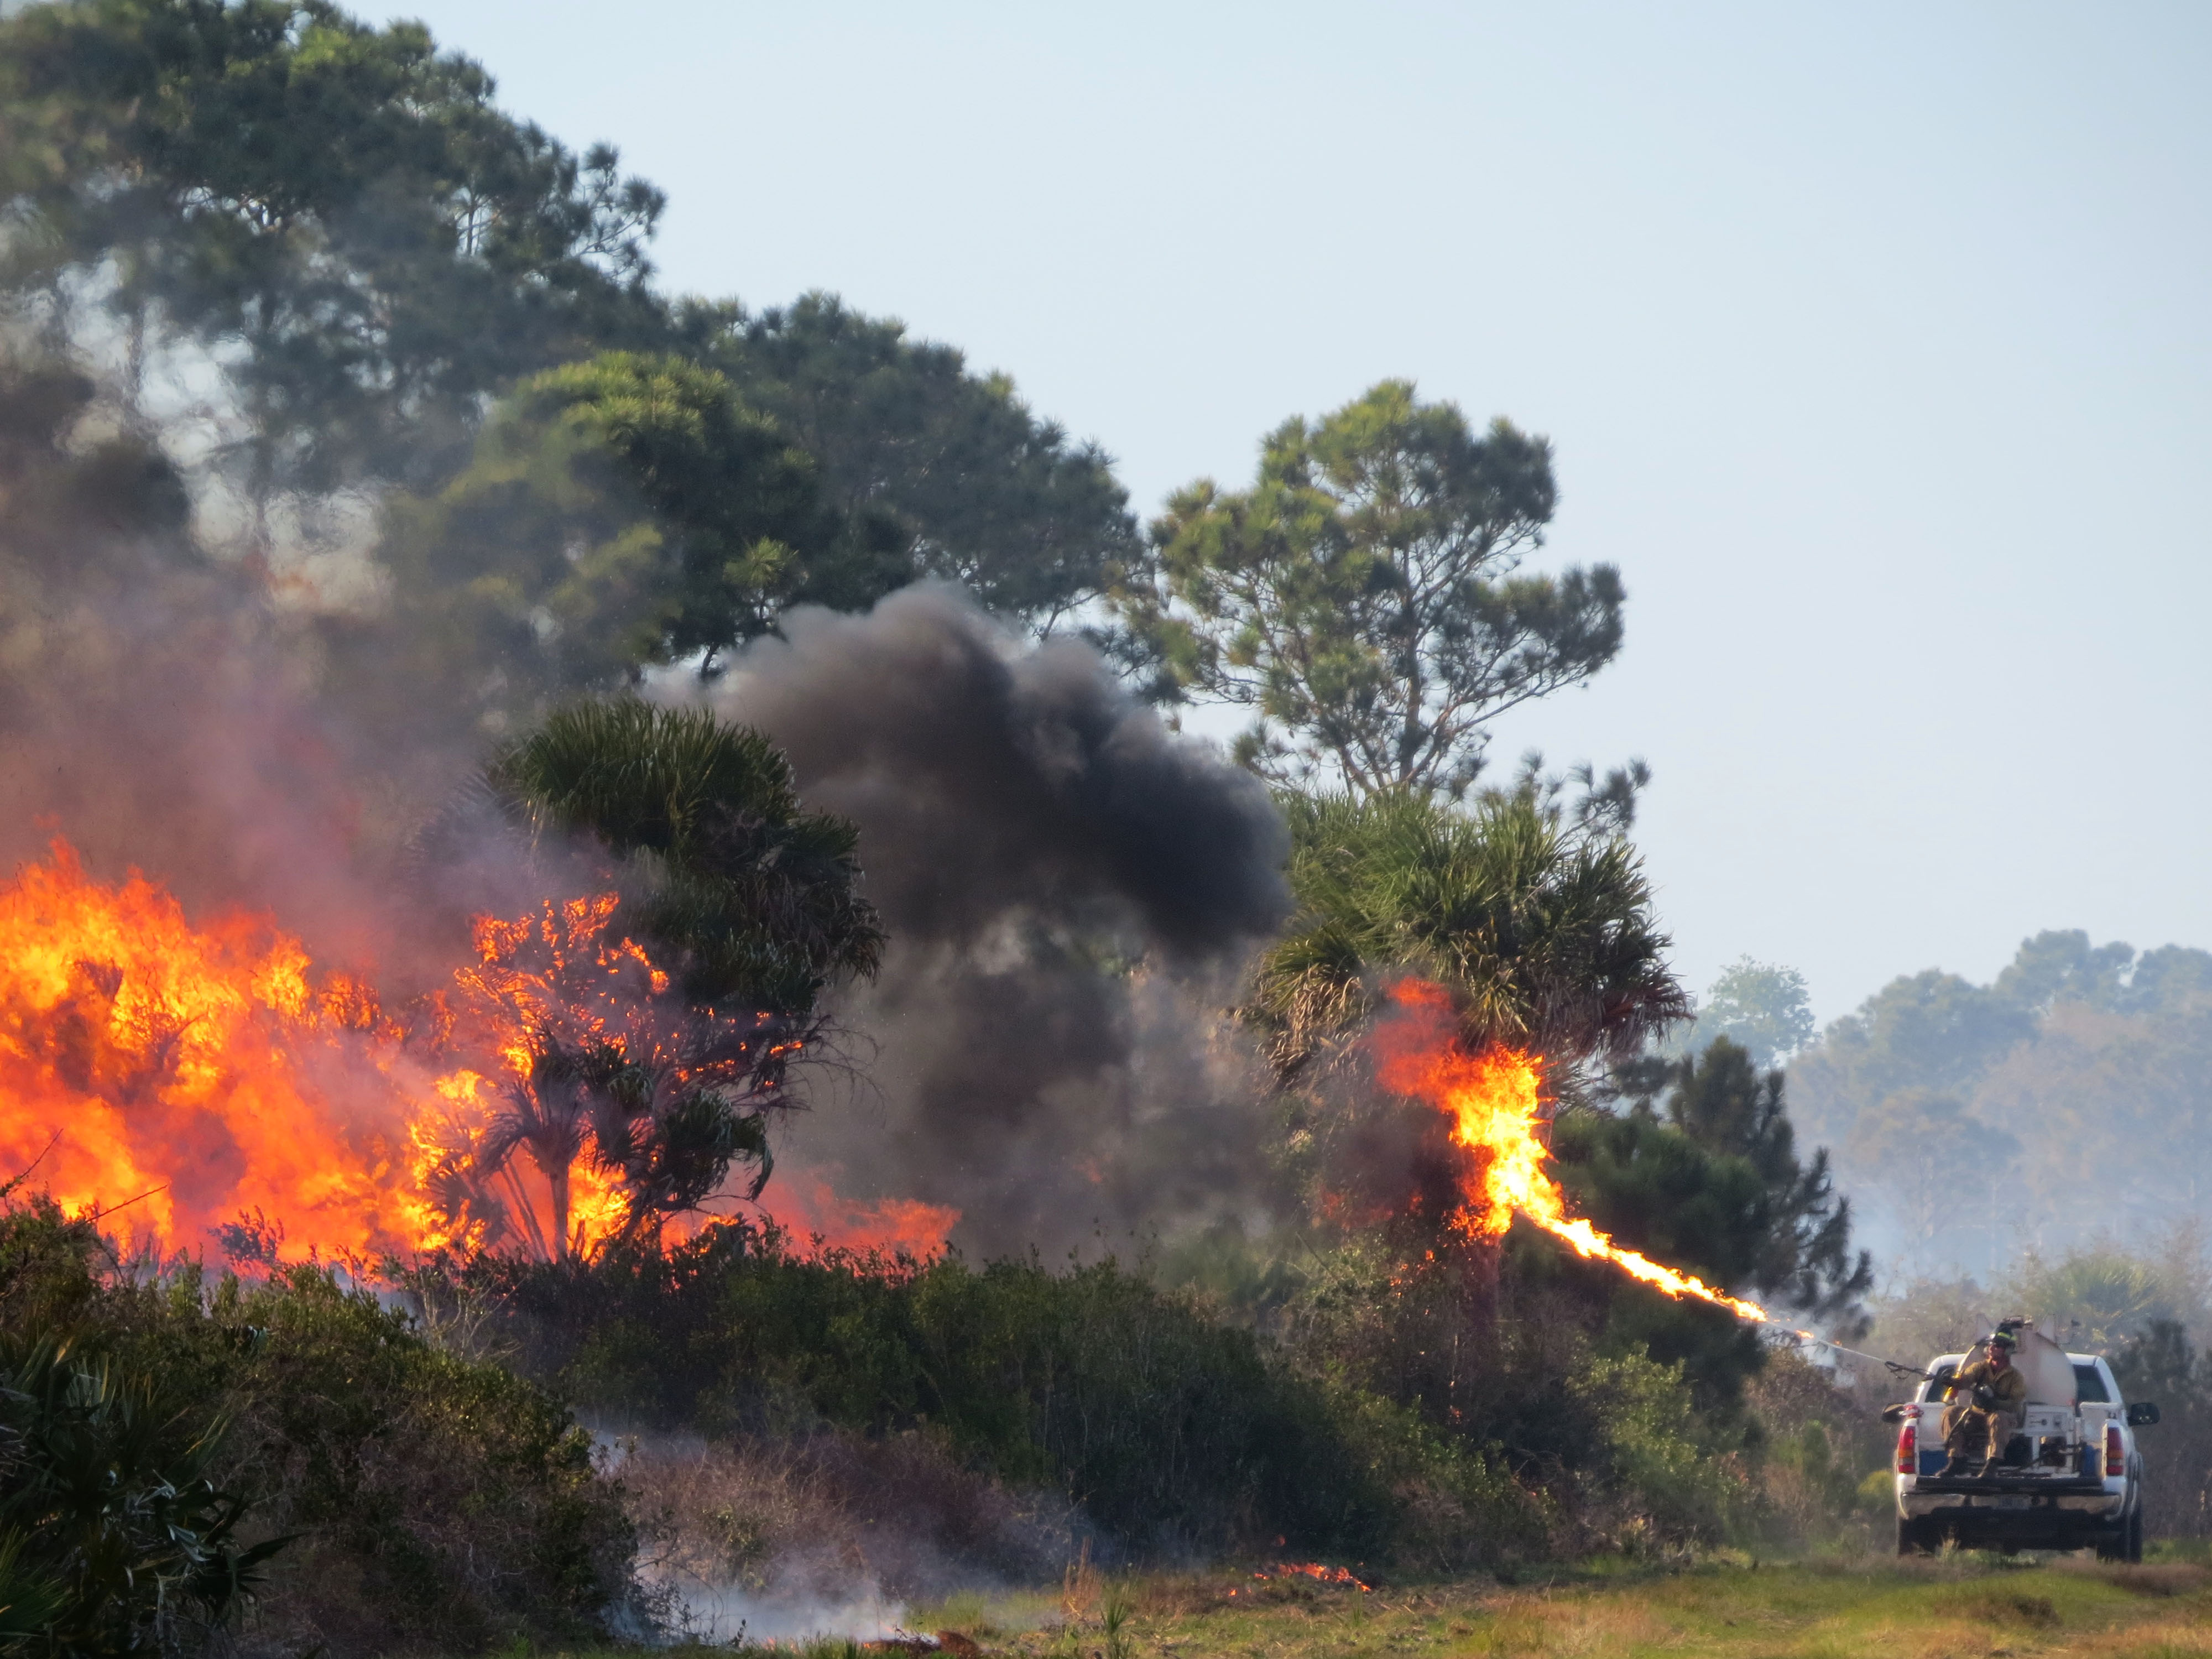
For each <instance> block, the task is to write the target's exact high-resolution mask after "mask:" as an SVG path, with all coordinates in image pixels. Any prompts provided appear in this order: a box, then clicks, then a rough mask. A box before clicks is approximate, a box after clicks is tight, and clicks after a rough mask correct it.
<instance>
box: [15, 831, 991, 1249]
mask: <svg viewBox="0 0 2212 1659" xmlns="http://www.w3.org/2000/svg"><path fill="white" fill-rule="evenodd" d="M616 910H617V900H616V898H615V897H614V896H612V895H603V896H598V897H592V898H586V899H578V900H574V901H570V902H566V903H563V904H548V905H546V906H544V908H543V911H542V913H541V914H539V915H532V916H526V917H524V918H521V919H520V920H517V921H501V920H498V919H495V918H491V917H479V918H477V925H476V945H477V960H476V961H475V962H473V963H466V964H465V965H463V966H462V967H460V968H459V969H457V970H456V971H455V973H454V975H453V982H452V984H451V986H450V987H449V988H448V989H447V991H445V992H443V993H441V994H438V995H436V996H434V997H431V998H428V999H427V1000H424V1001H423V1002H422V1003H420V1004H417V1005H413V1006H410V1008H409V1009H407V1010H406V1011H405V1013H404V1017H398V1016H395V1015H393V1014H392V1013H391V1012H388V1011H386V1010H385V1009H383V1008H381V1007H380V1006H379V1004H378V1002H377V1000H376V997H375V995H374V992H373V991H372V990H371V989H370V988H369V987H368V985H367V983H366V982H365V981H361V980H359V979H356V978H355V977H353V976H351V975H345V974H342V973H334V972H326V971H325V972H319V971H317V970H316V969H315V968H314V966H313V963H312V962H311V961H310V960H309V957H308V955H307V951H306V950H305V949H304V948H303V947H302V946H301V943H300V941H299V940H298V939H294V938H292V937H290V936H289V935H288V934H286V933H283V932H281V931H279V930H278V929H277V928H276V927H275V926H274V925H273V923H272V922H271V921H270V920H269V919H268V918H266V917H263V916H255V915H247V914H245V913H243V912H231V913H228V914H225V915H218V916H216V917H214V918H213V919H211V920H208V921H203V922H201V923H199V924H197V925H195V924H194V923H193V922H192V921H188V920H187V919H186V917H185V913H184V909H183V907H182V906H181V905H179V903H178V902H177V900H176V898H175V897H174V896H173V895H171V894H170V893H169V892H168V891H167V890H166V889H164V888H162V887H161V886H160V885H159V884H156V883H155V882H153V881H151V880H149V879H148V878H146V877H145V876H143V875H142V874H140V873H139V872H136V871H134V872H131V874H130V876H129V877H128V878H126V879H125V880H124V881H122V882H120V883H118V884H112V885H111V884H103V883H100V882H98V881H95V880H94V879H92V878H89V877H88V876H87V875H86V873H85V872H84V870H83V868H82V866H81V864H80V863H79V861H78V859H77V856H76V853H75V852H74V851H73V850H72V849H71V848H70V847H69V846H68V845H67V844H66V843H65V842H61V841H58V840H57V841H56V842H54V844H53V847H52V854H51V856H50V857H49V858H48V859H47V860H46V861H45V862H43V863H40V864H33V865H29V866H24V867H22V868H21V869H20V870H19V871H18V872H16V876H15V879H14V880H13V881H12V882H10V883H8V884H4V885H0V1187H4V1186H6V1185H7V1184H8V1183H9V1182H11V1181H15V1179H16V1178H17V1177H19V1176H20V1177H22V1181H21V1185H23V1186H25V1187H27V1188H32V1189H39V1188H43V1189H44V1190H45V1191H46V1192H47V1193H49V1194H52V1197H53V1198H54V1199H55V1200H58V1202H59V1203H61V1204H62V1205H63V1206H64V1208H66V1209H69V1210H71V1211H73V1212H77V1213H80V1214H89V1215H96V1216H102V1217H105V1216H109V1215H112V1216H115V1217H116V1221H115V1223H113V1224H110V1225H111V1227H112V1230H113V1231H118V1232H121V1233H122V1234H124V1235H125V1237H132V1238H136V1239H138V1240H141V1241H143V1242H147V1243H154V1244H156V1245H158V1246H160V1247H161V1248H163V1249H175V1248H180V1247H182V1248H190V1247H192V1246H196V1245H202V1244H205V1243H214V1242H216V1241H218V1240H220V1241H222V1243H223V1244H224V1248H225V1249H226V1250H228V1252H229V1253H230V1254H231V1255H234V1257H236V1256H238V1255H240V1251H241V1250H245V1251H246V1253H248V1254H252V1255H257V1256H259V1257H260V1258H262V1259H264V1260H270V1261H273V1260H274V1259H275V1258H276V1253H277V1251H278V1250H279V1249H280V1248H281V1249H282V1251H283V1255H285V1256H287V1257H289V1258H293V1259H299V1258H308V1257H315V1256H331V1257H338V1258H346V1257H349V1256H350V1257H368V1258H374V1257H376V1256H379V1255H383V1254H386V1253H387V1252H400V1253H404V1252H407V1251H410V1250H420V1249H436V1248H441V1247H446V1246H459V1247H461V1248H475V1247H478V1246H482V1245H484V1244H486V1243H494V1244H495V1245H496V1246H497V1247H498V1248H523V1249H534V1250H536V1251H538V1252H539V1253H542V1254H548V1255H550V1254H555V1253H558V1252H560V1251H562V1250H570V1251H580V1252H587V1251H589V1250H590V1249H592V1248H593V1246H594V1245H595V1244H597V1243H599V1242H600V1241H603V1240H604V1239H605V1238H606V1237H609V1236H610V1235H611V1233H612V1232H613V1231H615V1230H616V1229H617V1227H618V1226H619V1225H621V1224H622V1222H623V1219H624V1218H625V1217H626V1216H627V1214H628V1212H629V1211H628V1206H629V1203H630V1194H629V1193H628V1192H627V1191H626V1190H625V1189H624V1188H623V1179H622V1177H621V1176H620V1175H619V1174H617V1173H611V1172H610V1170H607V1169H605V1168H602V1167H600V1165H599V1163H598V1162H596V1161H595V1160H594V1159H592V1158H588V1157H582V1156H578V1155H576V1152H575V1149H574V1147H573V1146H565V1145H563V1144H562V1129H563V1125H562V1123H561V1122H560V1121H555V1122H553V1123H552V1124H551V1125H550V1129H548V1130H546V1132H545V1133H540V1134H539V1135H538V1137H537V1138H536V1139H534V1140H530V1141H529V1142H528V1144H527V1145H526V1147H525V1152H526V1155H525V1156H520V1157H508V1158H506V1160H505V1161H504V1162H503V1163H490V1164H487V1163H485V1162H484V1161H483V1160H482V1159H480V1158H477V1157H476V1156H475V1155H476V1154H477V1152H479V1151H480V1150H481V1149H482V1148H483V1147H484V1146H485V1145H486V1144H487V1142H488V1141H489V1140H490V1139H495V1137H496V1136H497V1135H498V1134H499V1133H501V1125H502V1122H503V1121H505V1122H506V1123H507V1124H508V1125H509V1127H511V1124H512V1121H513V1116H514V1114H515V1112H516V1110H517V1109H518V1103H526V1100H525V1097H526V1096H527V1095H528V1094H529V1091H530V1090H531V1088H532V1077H531V1067H532V1060H533V1052H532V1042H534V1041H537V1040H538V1036H539V1034H540V1033H542V1032H543V1031H544V1030H546V1029H547V1028H549V1027H550V1026H551V1025H553V1024H558V1023H560V1022H562V1021H565V1022H567V1024H566V1026H565V1028H564V1029H565V1031H566V1034H567V1035H568V1036H569V1037H570V1038H571V1039H573V1040H574V1041H576V1042H585V1043H594V1044H599V1045H602V1046H603V1047H607V1048H617V1049H619V1050H620V1051H621V1052H622V1053H623V1054H626V1055H628V1056H629V1057H631V1058H633V1059H635V1060H637V1061H638V1063H639V1064H640V1065H641V1066H648V1067H651V1068H654V1074H655V1075H656V1076H659V1077H664V1078H665V1079H668V1080H669V1083H670V1085H671V1086H672V1087H678V1088H682V1087H689V1086H694V1085H698V1084H700V1083H701V1082H702V1080H703V1081H705V1082H708V1083H712V1082H715V1081H718V1080H719V1079H720V1077H721V1076H722V1072H717V1071H716V1070H715V1069H714V1068H716V1067H717V1066H720V1067H721V1068H723V1072H730V1071H733V1070H742V1069H743V1068H744V1066H745V1065H747V1064H748V1063H749V1062H748V1060H747V1059H746V1056H747V1055H748V1054H752V1053H755V1052H757V1044H759V1043H780V1044H781V1046H778V1047H775V1048H771V1049H769V1050H768V1052H769V1053H770V1054H774V1055H776V1056H782V1055H786V1054H788V1053H790V1052H791V1047H792V1045H791V1042H790V1041H788V1040H786V1039H783V1038H780V1037H779V1036H777V1035H776V1032H777V1030H778V1029H779V1028H777V1027H775V1025H774V1024H773V1023H772V1022H769V1020H768V1018H767V1017H766V1016H761V1017H759V1018H755V1019H748V1018H744V1017H743V1016H740V1017H738V1018H735V1019H729V1018H726V1019H724V1020H722V1021H720V1022H714V1030H715V1031H716V1032H717V1033H718V1034H719V1035H718V1036H717V1037H716V1039H715V1041H716V1042H717V1043H719V1045H720V1046H719V1047H718V1048H709V1049H708V1050H706V1051H704V1052H703V1053H702V1048H701V1045H700V1044H699V1043H698V1042H690V1046H688V1047H687V1046H686V1043H687V1041H689V1039H687V1037H686V1036H685V1023H684V1018H682V1015H683V1012H684V1011H683V1010H681V1009H680V1008H678V1007H677V1006H674V1002H675V1000H674V999H672V998H671V999H667V1000H666V1001H665V1002H664V999H665V998H666V997H667V993H668V992H669V988H670V987H669V980H668V975H666V974H665V973H663V972H661V971H660V970H659V969H657V968H656V967H654V966H653V963H651V962H650V961H648V960H647V957H646V956H645V953H644V952H643V951H641V950H640V949H639V947H638V946H637V945H635V943H633V942H632V941H631V940H629V939H627V938H624V937H623V936H622V934H621V933H620V932H619V931H618V930H617V928H616V927H614V926H613V923H614V920H615V913H616ZM695 1023H696V1022H695ZM748 1042H753V1043H756V1048H755V1049H750V1050H749V1049H747V1048H746V1047H745V1045H746V1044H747V1043H748ZM732 1056H734V1058H733V1057H732ZM765 1075H766V1078H767V1080H766V1081H765V1082H764V1083H763V1084H762V1085H761V1086H762V1087H763V1088H772V1087H773V1086H774V1084H775V1078H776V1077H777V1076H779V1075H780V1073H779V1072H778V1071H777V1070H776V1069H775V1068H774V1067H771V1068H769V1071H768V1073H766V1074H765ZM541 1104H542V1102H541ZM510 1139H512V1137H510ZM564 1154H565V1155H566V1157H567V1160H568V1161H567V1162H566V1163H565V1164H563V1163H562V1158H563V1156H564ZM556 1188H557V1194H558V1199H559V1202H558V1203H557V1204H556V1203H555V1202H554V1201H553V1200H554V1197H555V1194H556ZM823 1192H824V1193H825V1194H826V1193H827V1188H823ZM457 1195H458V1196H459V1198H460V1199H462V1200H465V1201H460V1202H457V1201H456V1200H457ZM830 1201H834V1194H833V1195H830ZM924 1207H926V1206H924ZM555 1214H562V1215H563V1216H564V1217H565V1222H564V1225H562V1228H561V1229H560V1236H559V1237H555V1235H554V1232H553V1230H552V1229H551V1228H550V1225H547V1220H546V1218H549V1217H550V1216H552V1215H555ZM936 1219H937V1218H936V1217H935V1216H934V1214H931V1215H921V1214H920V1213H919V1212H917V1213H916V1214H915V1215H913V1216H908V1215H906V1214H904V1212H900V1213H899V1214H898V1215H896V1216H891V1215H890V1214H889V1213H888V1212H886V1217H885V1218H884V1225H885V1226H886V1229H887V1231H886V1237H893V1238H896V1239H898V1240H899V1241H900V1242H905V1240H906V1239H907V1238H908V1237H909V1236H910V1237H913V1238H914V1239H915V1241H916V1242H919V1239H920V1237H921V1235H922V1234H923V1233H925V1232H927V1231H928V1229H929V1228H930V1226H931V1225H933V1222H934V1221H935V1220H936ZM944 1225H950V1220H949V1219H948V1220H945V1223H944ZM688 1230H689V1224H688V1223H687V1222H686V1220H685V1219H684V1218H681V1217H679V1218H677V1220H676V1221H675V1223H674V1225H672V1226H671V1228H670V1229H669V1230H668V1236H673V1237H681V1236H683V1235H684V1233H685V1232H686V1231H688ZM937 1237H938V1242H939V1243H941V1241H942V1232H941V1230H940V1231H939V1232H938V1235H937Z"/></svg>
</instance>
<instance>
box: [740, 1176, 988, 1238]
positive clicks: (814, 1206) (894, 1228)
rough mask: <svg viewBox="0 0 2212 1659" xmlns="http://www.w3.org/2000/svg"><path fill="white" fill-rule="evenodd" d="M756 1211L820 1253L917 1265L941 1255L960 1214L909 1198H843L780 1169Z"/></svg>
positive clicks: (816, 1179)
mask: <svg viewBox="0 0 2212 1659" xmlns="http://www.w3.org/2000/svg"><path fill="white" fill-rule="evenodd" d="M760 1209H761V1212H762V1214H763V1216H765V1217H767V1218H769V1219H770V1220H772V1221H774V1222H775V1224H776V1225H779V1226H781V1227H783V1228H786V1229H787V1230H788V1231H790V1232H791V1233H792V1235H793V1237H794V1238H795V1239H796V1240H799V1241H801V1242H808V1243H811V1242H812V1241H815V1240H819V1241H820V1244H819V1248H820V1249H824V1250H851V1251H854V1252H855V1253H857V1254H859V1255H867V1254H868V1253H870V1252H871V1251H879V1252H881V1253H882V1254H884V1255H910V1256H913V1257H915V1259H916V1260H917V1261H921V1260H927V1258H928V1257H930V1256H933V1255H943V1254H944V1253H945V1243H946V1241H947V1239H948V1238H949V1237H951V1232H952V1229H953V1228H954V1227H955V1226H956V1225H958V1223H959V1220H960V1212H959V1211H958V1210H957V1209H955V1208H953V1207H952V1206H950V1205H945V1204H927V1203H924V1202H923V1201H922V1200H920V1199H912V1198H886V1199H879V1200H874V1201H870V1200H863V1199H850V1198H845V1197H842V1196H841V1195H840V1194H838V1193H836V1191H835V1190H834V1189H832V1188H831V1187H830V1185H829V1182H828V1181H826V1180H824V1179H823V1177H822V1176H819V1175H817V1174H812V1173H807V1174H805V1175H797V1174H785V1173H783V1172H782V1171H781V1167H779V1171H778V1174H777V1176H776V1184H775V1188H773V1189H772V1190H771V1191H770V1193H769V1195H768V1196H766V1197H764V1198H763V1199H762V1200H761V1201H760Z"/></svg>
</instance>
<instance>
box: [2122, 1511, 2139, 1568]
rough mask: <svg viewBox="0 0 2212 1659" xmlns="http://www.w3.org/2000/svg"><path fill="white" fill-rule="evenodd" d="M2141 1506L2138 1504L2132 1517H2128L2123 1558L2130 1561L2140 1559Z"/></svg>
mask: <svg viewBox="0 0 2212 1659" xmlns="http://www.w3.org/2000/svg"><path fill="white" fill-rule="evenodd" d="M2142 1544H2143V1540H2142V1504H2140V1503H2138V1504H2136V1510H2135V1513H2134V1514H2133V1515H2130V1516H2129V1517H2128V1541H2127V1548H2126V1550H2125V1552H2124V1554H2125V1557H2126V1559H2128V1560H2130V1561H2140V1560H2142Z"/></svg>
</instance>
